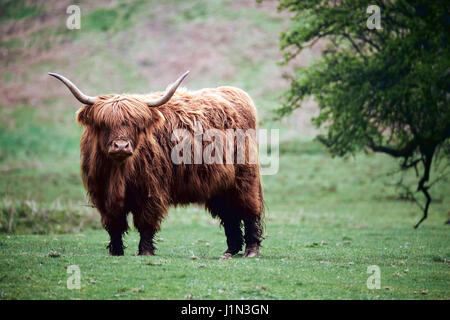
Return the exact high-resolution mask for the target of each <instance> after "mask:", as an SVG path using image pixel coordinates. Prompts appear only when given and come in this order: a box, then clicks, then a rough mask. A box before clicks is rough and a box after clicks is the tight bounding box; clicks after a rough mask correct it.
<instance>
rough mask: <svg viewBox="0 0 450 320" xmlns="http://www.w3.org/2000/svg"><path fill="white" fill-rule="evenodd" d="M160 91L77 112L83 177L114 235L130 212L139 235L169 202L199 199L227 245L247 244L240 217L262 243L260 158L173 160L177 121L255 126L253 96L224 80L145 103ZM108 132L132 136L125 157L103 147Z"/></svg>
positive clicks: (182, 125)
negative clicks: (218, 221) (232, 161)
mask: <svg viewBox="0 0 450 320" xmlns="http://www.w3.org/2000/svg"><path fill="white" fill-rule="evenodd" d="M161 95H162V93H153V94H150V95H125V94H123V95H104V96H100V97H99V99H98V102H96V103H95V104H94V105H92V106H84V107H82V108H81V109H80V110H79V112H78V114H77V119H78V121H79V122H80V123H81V124H82V125H83V126H84V127H85V130H84V132H83V135H82V139H81V171H82V178H83V182H84V185H85V187H86V189H87V191H88V194H89V196H90V199H91V201H92V203H93V204H94V205H95V206H96V207H97V208H98V210H99V212H100V214H101V217H102V222H103V225H104V226H105V228H106V230H108V232H109V233H110V235H111V238H112V240H111V242H113V241H114V239H113V237H114V236H113V235H115V234H118V233H119V234H122V233H124V232H125V231H126V230H127V224H126V215H127V214H128V213H129V212H132V213H133V216H134V224H135V226H136V227H137V229H138V230H139V231H140V232H141V238H142V235H143V233H145V232H148V237H150V238H151V237H152V236H153V234H154V232H156V231H158V230H159V229H160V223H161V221H162V219H163V218H164V216H165V215H166V213H167V210H168V207H169V206H171V205H179V204H188V203H200V204H204V205H205V207H206V208H207V209H208V210H209V211H210V212H211V214H212V215H213V216H214V217H219V218H220V219H221V221H222V223H223V224H224V226H225V232H226V234H227V238H228V240H229V241H228V242H229V243H228V247H229V250H230V252H231V251H232V252H233V253H235V252H236V251H239V250H240V249H241V247H242V241H243V240H242V234H241V233H240V232H241V231H240V227H241V221H243V222H244V226H245V231H246V235H245V241H246V243H247V245H252V244H256V245H258V246H259V243H260V242H261V239H262V230H261V217H262V214H263V210H264V208H263V192H262V187H261V178H260V172H259V166H258V164H249V163H248V162H246V163H243V164H204V163H203V164H178V165H177V164H174V163H173V162H172V160H171V150H172V148H173V147H174V146H175V145H176V144H177V143H178V142H177V141H172V139H171V137H172V132H173V130H175V129H186V130H187V131H189V132H190V133H191V134H192V135H193V134H194V132H195V130H196V125H197V126H198V123H200V124H201V126H202V128H203V130H205V131H206V130H208V129H211V128H214V129H218V130H219V131H220V132H223V133H224V134H225V130H227V129H243V130H244V131H245V130H247V129H256V126H257V115H256V109H255V106H254V103H253V101H252V100H251V98H250V97H249V96H248V94H246V93H245V92H244V91H242V90H240V89H237V88H233V87H219V88H215V89H203V90H199V91H195V92H192V91H187V90H185V89H178V91H177V92H176V93H175V94H174V95H173V97H172V98H171V99H170V100H169V102H167V103H166V104H164V105H162V106H160V107H157V108H149V107H148V106H147V105H146V104H145V103H144V101H146V100H148V99H149V98H157V97H159V96H161ZM123 128H127V129H123ZM121 130H126V131H123V132H121ZM105 132H106V133H105ZM107 132H110V134H115V135H116V136H121V135H124V136H132V137H133V144H134V152H133V155H132V156H130V157H129V158H128V159H126V160H125V162H124V163H117V162H115V161H112V160H111V159H110V158H109V157H108V155H107V152H105V145H106V143H105V141H106V140H107V139H108V133H107ZM208 143H209V142H204V146H205V145H207V144H208ZM256 147H257V145H256V141H255V140H253V139H249V140H248V142H247V144H246V148H256ZM247 151H248V150H247ZM233 152H235V153H236V152H237V150H236V149H235V150H233ZM192 163H193V162H192ZM124 217H125V218H124ZM238 229H239V230H238ZM247 229H249V230H247ZM149 230H150V231H149ZM228 233H229V234H230V236H229V235H228ZM239 234H240V235H239ZM147 240H148V239H147ZM141 241H144V240H141ZM143 245H145V244H143Z"/></svg>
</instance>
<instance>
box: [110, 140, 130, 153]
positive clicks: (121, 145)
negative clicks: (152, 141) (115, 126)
mask: <svg viewBox="0 0 450 320" xmlns="http://www.w3.org/2000/svg"><path fill="white" fill-rule="evenodd" d="M113 146H114V150H117V151H119V150H126V149H128V148H129V147H130V143H129V142H127V141H114V143H113Z"/></svg>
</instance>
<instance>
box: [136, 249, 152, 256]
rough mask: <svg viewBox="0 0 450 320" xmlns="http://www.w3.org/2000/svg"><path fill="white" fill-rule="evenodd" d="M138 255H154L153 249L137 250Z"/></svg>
mask: <svg viewBox="0 0 450 320" xmlns="http://www.w3.org/2000/svg"><path fill="white" fill-rule="evenodd" d="M139 255H140V256H154V255H155V252H154V251H149V250H145V251H141V252H139Z"/></svg>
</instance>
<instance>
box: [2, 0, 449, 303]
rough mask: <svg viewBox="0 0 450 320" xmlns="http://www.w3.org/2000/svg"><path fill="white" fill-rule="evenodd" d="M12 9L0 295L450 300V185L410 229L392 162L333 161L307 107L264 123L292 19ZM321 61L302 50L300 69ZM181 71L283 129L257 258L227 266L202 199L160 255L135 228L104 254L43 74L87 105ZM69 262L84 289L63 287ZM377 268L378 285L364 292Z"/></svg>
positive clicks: (179, 219)
mask: <svg viewBox="0 0 450 320" xmlns="http://www.w3.org/2000/svg"><path fill="white" fill-rule="evenodd" d="M8 3H9V4H8V6H6V8H7V10H6V11H5V12H6V13H4V14H3V15H2V16H1V18H0V31H1V38H0V46H1V49H2V52H3V53H2V54H3V57H4V59H2V60H0V92H1V94H0V177H1V178H0V299H449V298H450V289H449V288H450V269H449V267H450V265H449V261H450V249H449V248H450V236H449V226H448V225H445V222H446V221H447V220H448V219H449V215H450V211H449V210H450V199H448V194H449V193H450V181H448V180H445V179H444V180H441V181H439V182H438V183H437V184H436V185H434V186H433V189H432V196H433V198H434V202H433V203H432V206H431V209H430V216H429V218H428V219H427V220H426V221H425V222H424V223H423V224H422V225H421V226H420V228H419V229H417V230H414V229H413V226H414V224H415V223H416V222H417V221H418V220H419V219H420V217H421V211H420V209H419V208H418V207H417V206H416V205H415V204H414V203H412V202H410V201H406V200H404V198H403V197H402V196H401V192H402V190H399V189H398V188H396V187H395V186H394V184H395V182H397V181H398V179H399V178H400V176H399V175H398V174H395V175H393V176H392V175H389V173H391V172H393V171H395V169H397V167H398V163H397V161H395V160H393V159H391V158H389V157H387V156H383V155H375V154H358V155H356V156H355V157H350V158H345V159H340V158H332V157H331V156H330V155H329V154H328V153H327V152H326V150H325V149H324V147H322V146H321V145H320V144H319V143H318V142H316V141H315V140H314V139H313V138H314V134H315V132H316V131H315V130H314V129H313V128H311V126H310V124H309V118H310V117H311V115H312V114H314V112H315V111H314V110H315V109H314V104H312V106H311V104H308V105H307V106H306V107H305V108H303V109H300V110H299V111H298V112H296V113H294V114H293V115H292V116H291V117H290V118H289V119H284V120H283V121H274V120H271V117H272V111H273V110H274V109H276V108H277V107H279V106H280V99H279V98H280V94H281V92H282V91H283V90H284V89H286V88H287V87H288V82H287V81H286V80H285V79H284V78H283V77H282V73H283V72H284V71H287V72H289V68H288V67H280V66H279V65H277V61H279V60H280V59H281V53H280V52H279V50H278V34H279V32H280V31H282V30H283V28H284V27H285V26H286V24H287V23H289V22H288V20H287V16H286V15H283V14H279V13H277V11H276V7H275V6H274V5H272V4H271V3H270V1H269V4H267V3H265V4H264V3H263V5H258V4H255V3H254V2H253V1H242V2H239V4H236V3H237V2H233V3H231V2H230V1H225V0H223V1H217V2H214V3H211V2H209V1H206V0H204V1H175V0H173V1H168V2H165V4H164V5H162V4H157V3H154V2H152V4H151V5H149V4H146V3H145V2H144V1H127V2H125V4H121V5H116V6H111V5H106V4H102V2H99V3H98V4H96V5H95V6H94V5H93V4H88V3H86V2H83V1H81V5H80V6H81V8H82V14H83V16H84V18H83V19H82V27H81V30H78V31H71V30H67V29H66V28H65V19H66V17H67V15H66V13H65V9H66V6H67V4H64V3H63V4H61V2H59V1H54V3H52V2H51V1H49V2H45V3H44V4H43V5H37V6H30V5H26V4H25V2H22V1H15V2H8ZM44 13H45V14H46V18H45V19H44V18H42V19H41V20H37V19H38V18H39V17H42V15H43V14H44ZM37 21H39V23H38V22H37ZM240 30H246V32H240ZM315 57H316V53H315V52H314V50H311V51H308V52H306V53H305V54H304V55H303V56H302V57H301V59H303V60H304V61H303V60H302V63H303V62H304V63H307V61H310V60H311V59H314V58H315ZM185 69H190V70H191V74H190V76H189V78H188V79H187V80H188V81H186V86H187V87H188V88H190V89H197V88H201V87H212V86H219V85H223V84H228V85H235V86H239V87H241V88H243V89H244V90H246V91H248V92H249V93H250V95H251V96H252V97H253V99H254V100H255V102H256V104H257V106H258V108H259V113H260V118H261V126H262V127H264V128H280V138H281V143H280V163H279V172H278V174H276V175H270V176H264V177H263V185H264V194H265V200H266V207H267V211H266V217H265V231H266V239H265V241H264V242H263V248H262V249H261V256H260V257H259V258H256V259H244V258H242V257H241V256H237V257H234V258H233V259H231V260H226V261H222V260H219V258H220V256H221V254H222V252H223V251H224V250H225V246H226V244H225V235H224V232H223V228H222V227H220V226H219V223H218V221H217V220H213V219H212V218H211V217H210V216H209V215H208V213H207V212H206V211H205V210H204V209H203V208H202V207H198V206H194V205H192V206H188V207H179V208H173V209H172V210H171V211H170V212H169V215H168V217H167V219H166V220H165V222H164V223H163V225H162V231H161V232H160V233H159V234H158V241H157V247H158V250H157V255H156V256H154V257H140V256H137V255H136V253H137V244H138V241H139V238H138V234H137V232H136V231H135V230H134V229H131V230H130V232H129V233H128V235H127V236H126V237H125V244H126V246H127V247H128V248H127V249H126V251H125V256H123V257H111V256H109V255H108V254H107V250H106V245H107V243H108V237H107V233H106V231H104V230H103V229H102V228H101V225H100V221H99V216H98V214H97V213H96V212H95V210H94V209H92V208H90V207H88V206H85V205H86V204H87V203H88V200H87V199H86V195H85V190H84V189H83V186H82V182H81V178H80V174H79V171H80V169H79V149H78V148H79V145H78V144H79V139H80V136H81V131H82V129H81V128H80V127H79V126H78V125H77V124H75V121H74V119H75V117H74V113H75V111H76V108H77V103H76V101H74V99H73V98H72V97H71V96H69V94H68V92H67V90H66V89H65V88H63V87H62V86H61V84H60V83H58V82H56V81H55V80H54V79H51V78H50V77H48V76H47V74H46V73H47V72H48V71H54V72H60V73H62V74H64V75H67V76H68V77H69V78H71V79H72V80H73V81H74V82H75V83H77V84H78V85H79V86H80V87H81V88H82V89H83V90H85V91H86V92H87V93H88V94H91V95H94V94H100V93H108V92H118V93H120V92H137V93H143V92H146V91H150V90H161V89H163V88H165V86H166V85H167V84H168V83H169V82H171V81H173V80H174V79H175V78H176V77H177V76H178V75H179V74H181V73H182V72H183V71H184V70H185ZM155 75H156V76H155ZM439 173H440V172H439V168H437V169H435V170H434V171H433V175H434V176H437V175H438V174H439ZM404 181H405V182H406V183H408V184H409V185H411V186H413V185H414V183H415V181H416V180H415V177H414V175H407V176H405V177H404ZM192 257H195V259H193V258H192ZM71 265H77V266H78V267H79V268H80V271H81V289H80V290H69V289H68V288H67V280H68V278H69V277H70V274H68V273H67V268H68V267H69V266H71ZM372 265H376V266H378V267H379V268H380V272H381V288H380V289H368V287H367V285H366V282H367V280H368V278H369V276H371V274H369V273H367V269H368V267H369V266H372Z"/></svg>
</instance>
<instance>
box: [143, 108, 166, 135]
mask: <svg viewBox="0 0 450 320" xmlns="http://www.w3.org/2000/svg"><path fill="white" fill-rule="evenodd" d="M150 114H151V115H150V119H149V121H148V124H147V127H149V128H150V129H151V130H155V129H159V128H160V127H162V126H163V125H164V123H165V122H166V118H165V117H164V114H163V113H162V112H161V111H159V110H158V108H150Z"/></svg>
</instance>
